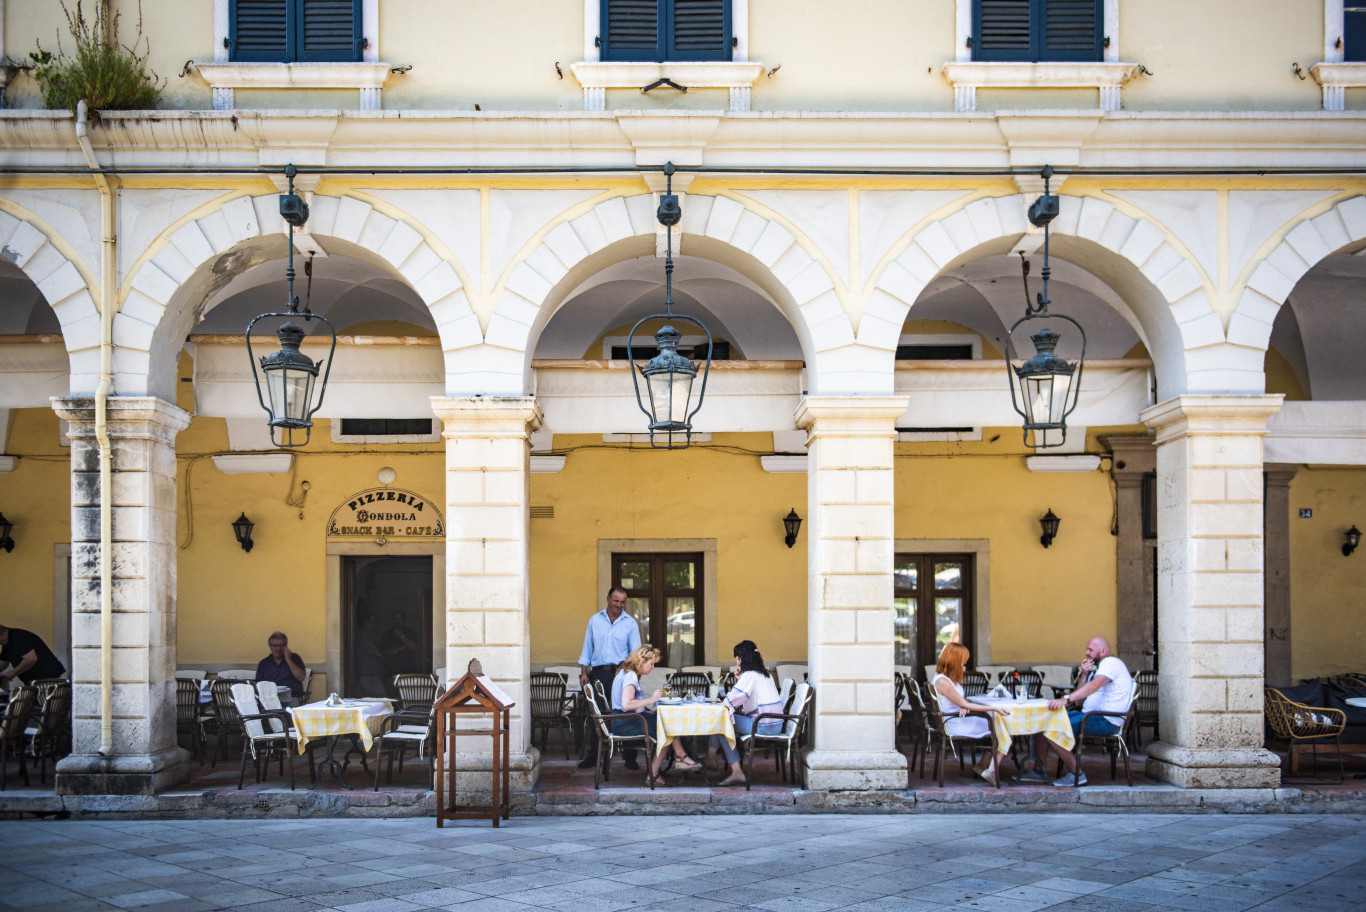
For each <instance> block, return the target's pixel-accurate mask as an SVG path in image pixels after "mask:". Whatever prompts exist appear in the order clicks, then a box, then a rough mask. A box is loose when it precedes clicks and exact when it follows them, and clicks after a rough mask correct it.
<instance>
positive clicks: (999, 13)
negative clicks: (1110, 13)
mask: <svg viewBox="0 0 1366 912" xmlns="http://www.w3.org/2000/svg"><path fill="white" fill-rule="evenodd" d="M1102 3H1103V0H974V2H973V5H972V35H973V38H972V59H973V60H1012V61H1030V62H1044V61H1099V60H1101V59H1102V54H1103V51H1104V36H1102V35H1101V24H1102V23H1103V22H1104V10H1103V8H1102Z"/></svg>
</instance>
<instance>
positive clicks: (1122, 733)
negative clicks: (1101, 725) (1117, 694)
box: [1058, 681, 1138, 788]
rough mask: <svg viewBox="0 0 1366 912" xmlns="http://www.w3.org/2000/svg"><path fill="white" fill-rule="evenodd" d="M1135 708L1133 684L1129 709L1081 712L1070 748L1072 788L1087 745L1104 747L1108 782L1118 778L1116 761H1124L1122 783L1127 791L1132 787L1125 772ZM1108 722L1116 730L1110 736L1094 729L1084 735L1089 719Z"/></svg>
mask: <svg viewBox="0 0 1366 912" xmlns="http://www.w3.org/2000/svg"><path fill="white" fill-rule="evenodd" d="M1137 705H1138V682H1137V681H1135V682H1134V686H1133V689H1132V690H1131V691H1130V692H1129V705H1128V706H1127V707H1126V708H1125V709H1124V711H1123V712H1102V711H1101V710H1099V709H1093V710H1091V711H1090V712H1083V713H1082V716H1081V723H1080V724H1079V725H1078V727H1077V742H1076V744H1074V745H1073V746H1072V759H1073V760H1075V761H1076V766H1075V771H1074V772H1073V774H1072V785H1073V786H1074V787H1075V786H1078V785H1080V784H1081V771H1082V770H1081V752H1082V749H1083V748H1084V747H1085V746H1086V745H1088V744H1091V745H1096V746H1099V747H1104V748H1105V749H1106V751H1107V752H1109V754H1110V778H1111V779H1117V778H1119V777H1118V775H1117V774H1116V770H1115V765H1116V764H1117V763H1118V761H1119V758H1120V757H1123V758H1124V779H1125V781H1127V782H1128V783H1129V787H1130V788H1133V786H1134V774H1133V771H1132V770H1130V769H1129V738H1128V734H1129V726H1131V725H1133V722H1134V713H1135V712H1136V709H1135V707H1137ZM1097 717H1099V718H1102V719H1110V720H1111V721H1113V722H1115V723H1116V724H1117V725H1118V726H1119V730H1118V731H1116V732H1115V733H1114V734H1112V735H1102V734H1100V733H1098V732H1096V731H1094V729H1093V730H1092V731H1091V732H1087V730H1086V726H1087V722H1088V721H1089V720H1091V719H1093V718H1097ZM1058 775H1059V776H1061V775H1062V761H1058Z"/></svg>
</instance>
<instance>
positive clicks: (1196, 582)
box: [1141, 396, 1281, 788]
mask: <svg viewBox="0 0 1366 912" xmlns="http://www.w3.org/2000/svg"><path fill="white" fill-rule="evenodd" d="M1280 406H1281V397H1280V396H1181V397H1178V398H1176V399H1172V400H1169V401H1167V402H1163V403H1161V404H1159V405H1155V406H1153V407H1152V408H1150V409H1148V410H1147V411H1145V412H1143V414H1142V416H1141V417H1142V420H1143V422H1144V423H1145V424H1147V425H1148V426H1149V427H1151V428H1153V429H1155V430H1156V432H1157V438H1156V441H1157V528H1158V546H1157V547H1158V558H1157V559H1158V581H1157V585H1158V595H1157V605H1158V639H1159V642H1158V657H1159V664H1158V668H1159V674H1160V687H1161V691H1160V709H1159V711H1160V713H1161V717H1162V740H1161V741H1159V742H1154V743H1153V744H1152V745H1151V746H1150V747H1149V748H1148V773H1149V774H1150V775H1152V776H1155V777H1157V778H1159V779H1165V780H1167V781H1169V782H1173V783H1175V784H1177V785H1179V786H1182V787H1185V788H1272V787H1275V786H1276V785H1277V784H1278V783H1279V781H1280V764H1279V760H1278V759H1277V757H1276V755H1275V754H1273V753H1271V752H1270V751H1268V750H1266V749H1265V748H1264V747H1263V727H1262V726H1263V722H1262V703H1263V695H1262V688H1263V678H1262V658H1263V648H1262V635H1263V620H1262V437H1264V436H1265V434H1266V420H1267V418H1268V417H1269V416H1271V415H1272V414H1274V413H1275V412H1276V411H1277V410H1278V409H1279V408H1280Z"/></svg>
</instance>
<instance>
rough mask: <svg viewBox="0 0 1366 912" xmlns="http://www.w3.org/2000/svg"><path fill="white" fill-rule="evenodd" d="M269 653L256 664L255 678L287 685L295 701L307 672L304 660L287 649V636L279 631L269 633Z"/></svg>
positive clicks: (300, 696) (302, 693) (299, 696)
mask: <svg viewBox="0 0 1366 912" xmlns="http://www.w3.org/2000/svg"><path fill="white" fill-rule="evenodd" d="M268 642H269V643H270V655H268V656H266V657H265V658H264V659H262V660H261V661H260V662H258V663H257V665H256V680H258V681H270V682H271V683H273V684H275V685H276V686H278V687H288V688H289V692H290V693H291V694H293V696H294V700H295V702H298V701H299V699H300V698H302V697H303V695H304V676H305V675H306V674H307V673H308V669H307V667H305V665H304V660H303V659H301V658H299V654H298V653H296V652H290V650H289V637H287V636H285V635H284V634H283V633H281V632H280V631H278V630H277V631H275V632H274V633H272V634H271V635H270V640H269V641H268Z"/></svg>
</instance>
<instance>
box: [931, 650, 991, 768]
mask: <svg viewBox="0 0 1366 912" xmlns="http://www.w3.org/2000/svg"><path fill="white" fill-rule="evenodd" d="M969 655H970V653H969V652H968V647H966V646H964V645H963V644H962V643H948V644H946V645H945V646H944V650H943V651H942V652H941V653H939V663H938V664H937V665H936V666H935V668H934V671H935V674H934V679H933V680H932V681H930V686H931V687H933V688H934V692H935V696H936V697H937V698H938V700H939V711H940V712H942V713H943V714H944V731H945V732H947V733H948V734H949V735H950V736H952V737H954V738H986V737H988V736H989V735H990V734H991V721H990V720H989V719H986V718H984V717H982V716H969V715H968V713H970V712H984V713H1000V714H1001V715H1009V711H1008V710H1007V709H1006V708H1005V707H1004V706H984V705H982V704H980V703H972V702H970V701H969V700H968V699H967V697H965V696H963V667H964V666H965V665H967V663H968V656H969ZM998 746H999V745H998ZM1007 746H1008V745H1007ZM1005 758H1006V755H1005V751H1001V752H1000V753H998V754H997V755H996V756H995V757H992V758H991V762H990V763H989V764H987V767H986V769H983V770H979V774H980V775H981V777H982V778H983V779H985V780H987V781H988V782H990V783H991V784H992V785H997V786H999V785H1000V773H999V772H998V770H999V769H1000V765H1001V763H1002V761H1004V760H1005Z"/></svg>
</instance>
